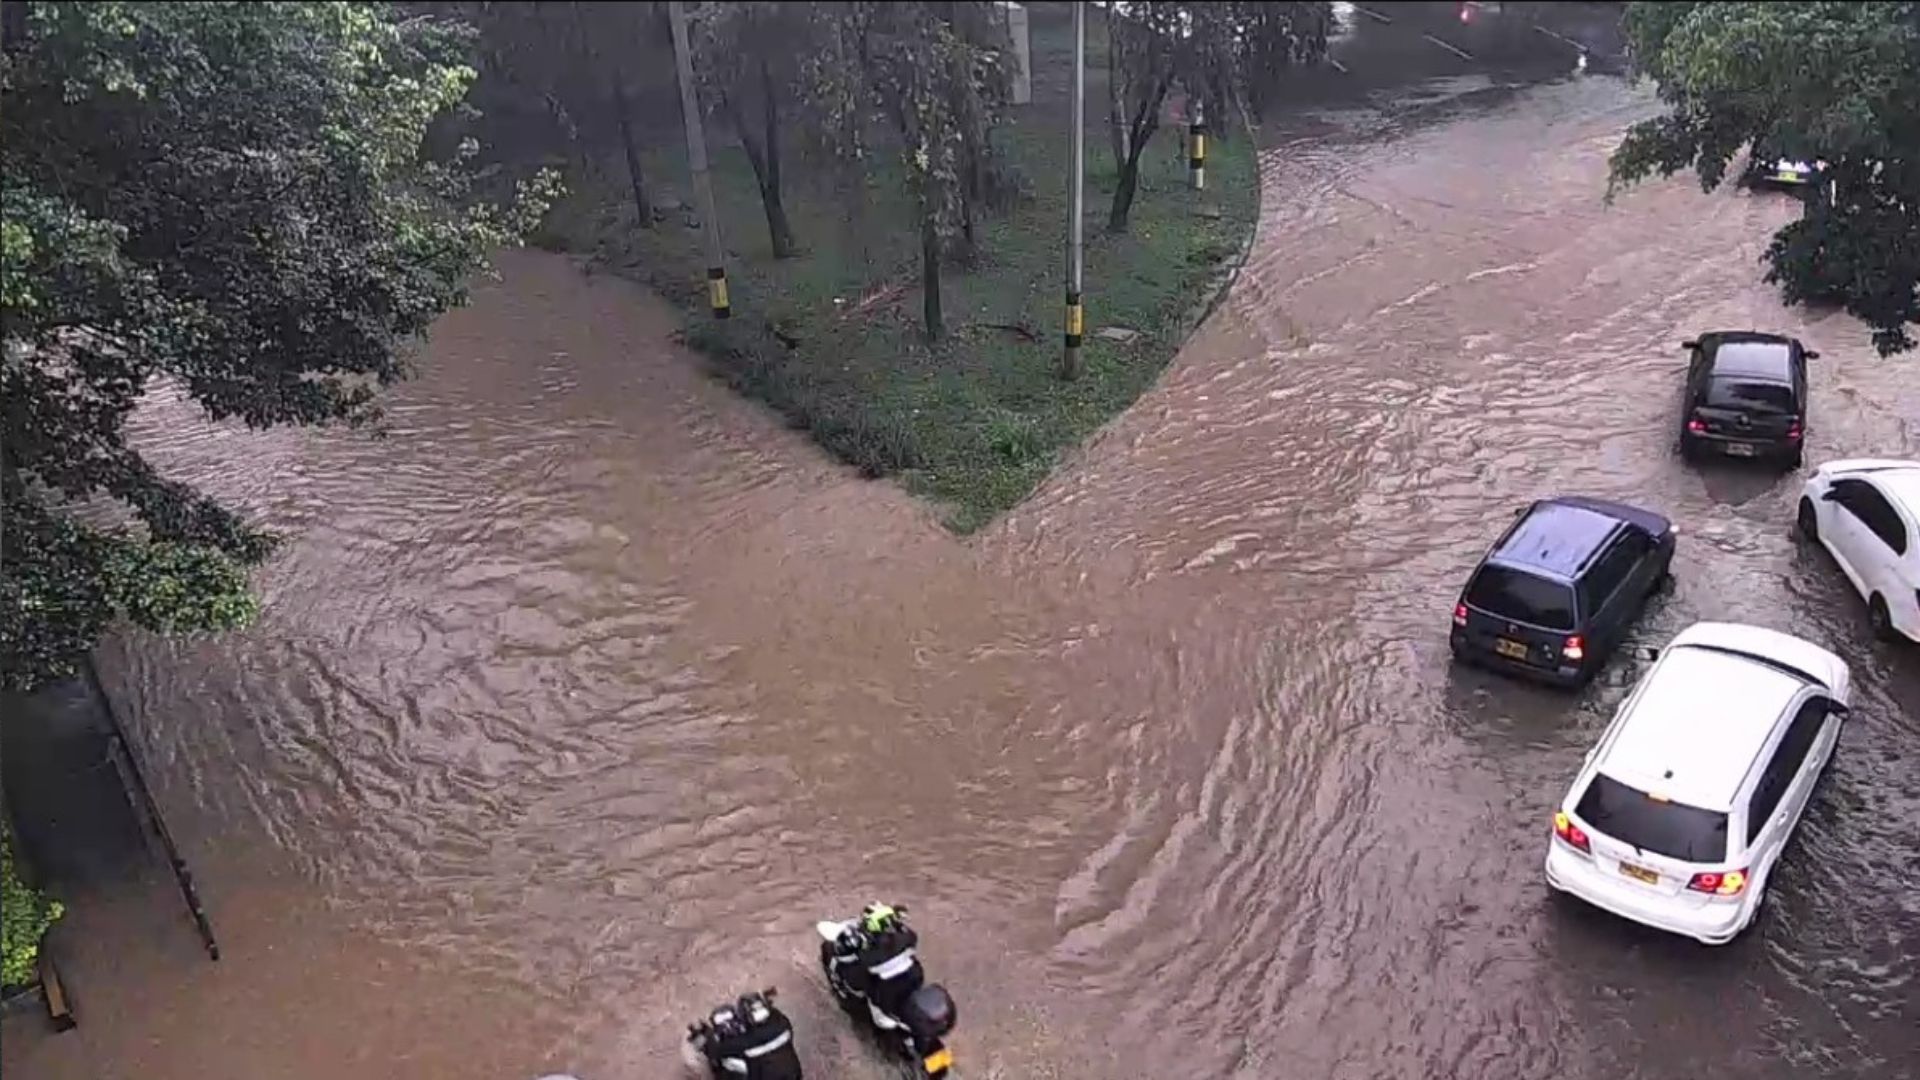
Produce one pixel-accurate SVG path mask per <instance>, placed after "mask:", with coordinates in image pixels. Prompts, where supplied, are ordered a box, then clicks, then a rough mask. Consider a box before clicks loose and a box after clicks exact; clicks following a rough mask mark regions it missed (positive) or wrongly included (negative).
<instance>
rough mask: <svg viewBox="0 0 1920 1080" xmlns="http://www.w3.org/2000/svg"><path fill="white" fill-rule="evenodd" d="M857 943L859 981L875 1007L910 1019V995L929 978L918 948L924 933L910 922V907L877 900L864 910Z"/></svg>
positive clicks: (861, 914) (861, 915) (895, 1017)
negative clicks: (914, 927) (915, 950)
mask: <svg viewBox="0 0 1920 1080" xmlns="http://www.w3.org/2000/svg"><path fill="white" fill-rule="evenodd" d="M855 944H856V945H857V949H858V952H857V959H858V963H857V969H858V972H859V976H860V981H859V982H858V983H856V984H855V985H858V986H859V987H860V988H861V990H862V991H863V992H864V993H865V994H866V995H867V1001H868V1002H869V1003H870V1004H872V1005H873V1007H874V1008H876V1009H878V1010H880V1011H881V1012H882V1013H885V1014H886V1015H887V1016H889V1017H892V1018H894V1019H895V1020H901V1021H904V1020H906V1019H907V1013H906V1006H907V999H908V998H910V997H912V996H913V992H914V991H915V990H918V989H920V985H921V984H922V983H923V982H925V981H926V970H925V969H924V968H922V967H921V966H920V959H919V957H918V956H916V955H915V954H914V949H915V947H916V946H918V945H919V944H920V935H918V934H916V933H914V932H913V927H911V926H908V925H907V919H906V911H905V909H904V908H896V907H894V906H892V905H891V904H885V903H879V902H875V903H872V904H868V905H867V906H866V908H865V909H864V910H863V911H861V912H860V920H859V926H858V933H857V935H856V941H855Z"/></svg>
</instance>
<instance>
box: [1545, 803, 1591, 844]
mask: <svg viewBox="0 0 1920 1080" xmlns="http://www.w3.org/2000/svg"><path fill="white" fill-rule="evenodd" d="M1553 835H1555V836H1557V837H1559V838H1560V839H1562V840H1564V841H1566V843H1567V846H1568V847H1571V848H1573V849H1574V850H1575V851H1584V852H1586V853H1587V854H1589V855H1591V854H1593V845H1592V844H1591V843H1590V842H1589V841H1588V840H1587V833H1586V830H1585V829H1582V828H1581V827H1580V826H1578V825H1575V824H1574V823H1573V819H1572V818H1570V817H1568V816H1567V812H1566V811H1565V810H1556V811H1554V814H1553Z"/></svg>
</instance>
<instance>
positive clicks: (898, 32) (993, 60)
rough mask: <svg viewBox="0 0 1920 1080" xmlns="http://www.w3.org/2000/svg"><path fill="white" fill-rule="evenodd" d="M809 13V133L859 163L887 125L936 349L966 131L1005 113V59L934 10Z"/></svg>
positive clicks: (838, 7)
mask: <svg viewBox="0 0 1920 1080" xmlns="http://www.w3.org/2000/svg"><path fill="white" fill-rule="evenodd" d="M942 7H943V8H944V5H943V6H942ZM813 8H814V14H813V18H814V25H815V27H816V31H817V34H818V37H817V38H816V39H815V42H816V47H815V49H814V51H813V52H812V53H811V54H810V55H809V56H808V57H807V59H806V60H805V61H804V62H803V65H802V79H803V83H804V86H805V99H806V101H807V102H808V107H809V109H810V111H811V113H812V122H811V123H810V124H809V125H808V126H809V127H810V128H811V129H812V130H814V131H816V132H819V133H822V134H823V135H825V136H826V137H827V138H828V139H829V140H830V143H829V147H828V148H829V149H830V150H831V151H832V152H834V153H835V154H837V155H841V156H844V157H849V158H851V159H853V160H859V159H860V158H861V157H863V156H864V154H865V153H866V145H867V140H866V138H865V137H864V133H863V122H864V120H865V118H866V117H867V116H868V115H870V114H878V115H880V116H882V117H884V118H885V119H886V120H887V121H888V126H889V127H890V128H891V129H892V131H891V134H892V135H893V137H894V139H895V141H896V142H897V144H898V146H899V148H900V156H901V161H902V163H903V164H904V166H905V167H906V172H907V182H908V185H909V187H910V188H911V189H912V191H913V196H914V199H913V201H914V206H915V211H916V213H915V216H916V218H917V219H918V221H917V224H918V226H919V231H920V290H921V305H922V308H921V315H922V324H923V327H924V329H925V332H926V336H927V339H928V340H929V341H937V340H939V339H940V338H941V337H942V336H943V335H944V334H945V319H944V317H943V313H942V310H941V304H940V270H941V260H940V256H941V247H942V244H943V242H944V240H945V239H946V238H947V237H949V236H951V235H952V234H953V233H954V231H955V229H956V227H957V225H958V223H959V222H960V220H961V217H962V199H963V198H964V195H963V187H964V177H963V170H964V168H965V163H966V159H967V145H968V141H969V138H970V136H969V134H968V127H969V125H970V124H971V123H975V122H978V123H980V124H981V125H982V126H983V127H984V126H985V125H987V124H990V122H991V119H992V117H993V116H995V115H996V114H997V112H998V110H999V108H1000V107H1001V104H1002V101H1003V100H1004V99H1003V98H999V97H996V95H997V94H1001V93H1003V90H1004V87H1005V86H1006V78H1005V75H1004V67H1005V64H1006V56H1005V55H1004V53H1003V52H1002V51H1000V50H998V49H995V48H992V47H990V46H988V45H985V44H983V43H981V42H978V41H974V40H969V39H968V38H967V37H963V36H962V35H961V34H959V33H956V32H955V26H954V24H953V23H952V22H949V21H948V20H947V19H946V18H943V17H942V16H943V14H944V13H945V12H944V10H936V8H935V5H932V4H924V3H906V4H900V3H885V2H875V0H866V2H856V3H841V4H815V5H813ZM970 110H977V112H972V111H970Z"/></svg>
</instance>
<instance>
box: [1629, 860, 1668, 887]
mask: <svg viewBox="0 0 1920 1080" xmlns="http://www.w3.org/2000/svg"><path fill="white" fill-rule="evenodd" d="M1620 872H1621V873H1623V874H1625V875H1627V876H1628V877H1630V878H1632V879H1634V880H1635V881H1644V882H1646V883H1647V884H1649V885H1658V884H1660V875H1659V874H1656V873H1654V872H1653V871H1651V870H1649V869H1647V868H1646V867H1644V866H1635V865H1633V864H1632V863H1621V864H1620Z"/></svg>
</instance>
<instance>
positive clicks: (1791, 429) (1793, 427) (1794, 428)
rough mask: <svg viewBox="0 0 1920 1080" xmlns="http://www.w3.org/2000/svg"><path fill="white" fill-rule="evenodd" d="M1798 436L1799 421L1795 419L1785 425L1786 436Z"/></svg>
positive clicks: (1790, 437) (1793, 437)
mask: <svg viewBox="0 0 1920 1080" xmlns="http://www.w3.org/2000/svg"><path fill="white" fill-rule="evenodd" d="M1799 437H1800V421H1798V420H1795V421H1793V422H1792V423H1790V424H1788V425H1787V438H1789V439H1798V438H1799Z"/></svg>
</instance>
